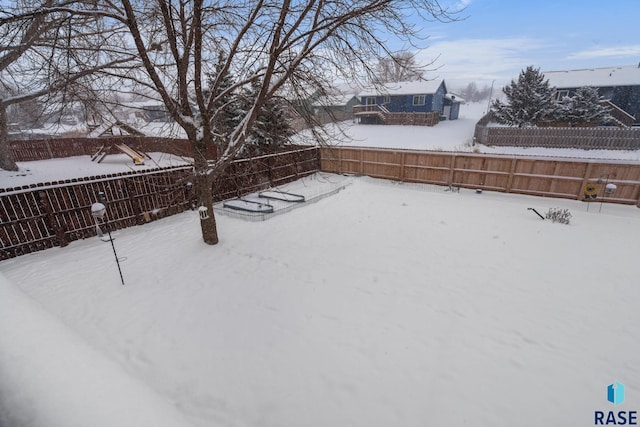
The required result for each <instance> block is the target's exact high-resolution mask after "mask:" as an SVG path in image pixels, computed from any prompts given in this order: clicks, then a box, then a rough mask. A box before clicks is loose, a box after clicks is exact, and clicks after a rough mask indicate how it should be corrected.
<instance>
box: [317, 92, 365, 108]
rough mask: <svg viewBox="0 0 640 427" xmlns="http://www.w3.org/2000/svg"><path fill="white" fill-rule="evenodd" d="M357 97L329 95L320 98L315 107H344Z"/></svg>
mask: <svg viewBox="0 0 640 427" xmlns="http://www.w3.org/2000/svg"><path fill="white" fill-rule="evenodd" d="M355 97H356V96H355V95H353V94H349V95H328V96H323V97H321V98H318V99H317V100H316V101H315V102H314V103H313V104H312V106H313V107H342V106H345V105H347V104H348V103H349V102H350V101H351V100H352V99H353V98H355ZM356 100H357V98H356Z"/></svg>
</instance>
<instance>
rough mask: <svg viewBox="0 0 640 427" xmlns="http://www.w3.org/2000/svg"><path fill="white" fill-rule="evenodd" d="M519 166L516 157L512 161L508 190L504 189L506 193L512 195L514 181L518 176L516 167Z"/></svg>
mask: <svg viewBox="0 0 640 427" xmlns="http://www.w3.org/2000/svg"><path fill="white" fill-rule="evenodd" d="M517 164H518V158H517V157H514V158H512V159H511V169H510V170H509V177H508V178H507V188H505V189H504V191H505V192H506V193H511V188H512V187H513V180H514V178H515V174H516V165H517Z"/></svg>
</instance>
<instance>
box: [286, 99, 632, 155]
mask: <svg viewBox="0 0 640 427" xmlns="http://www.w3.org/2000/svg"><path fill="white" fill-rule="evenodd" d="M486 111H487V103H486V102H475V103H468V104H464V105H462V106H461V107H460V118H459V119H458V120H446V121H442V122H440V123H438V124H437V125H436V126H432V127H430V126H387V125H362V124H358V123H355V122H353V121H346V122H341V124H340V129H341V130H339V129H338V128H337V127H336V125H326V126H327V129H328V133H329V134H330V135H331V136H332V139H333V140H334V141H335V143H336V144H337V145H338V146H341V147H371V148H396V149H409V150H432V151H447V152H448V151H456V152H467V153H468V152H478V153H487V154H508V155H519V156H538V157H539V156H546V157H572V158H584V159H609V160H626V161H633V162H637V161H640V150H635V151H626V150H580V149H572V148H535V147H529V148H527V147H490V146H486V145H482V144H476V145H473V135H474V132H475V126H476V123H478V120H480V119H481V118H482V116H483V115H484V113H485V112H486ZM294 141H295V142H298V143H303V144H304V143H307V144H308V143H311V142H312V138H311V136H310V133H309V132H308V131H306V132H305V131H302V132H300V133H299V134H298V135H297V136H296V137H295V138H294Z"/></svg>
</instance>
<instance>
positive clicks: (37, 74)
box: [0, 0, 136, 170]
mask: <svg viewBox="0 0 640 427" xmlns="http://www.w3.org/2000/svg"><path fill="white" fill-rule="evenodd" d="M92 8H93V7H92V6H91V5H90V4H88V3H86V2H84V1H77V0H41V1H39V2H37V3H34V2H30V1H16V2H13V3H12V4H11V5H4V4H3V5H2V6H0V40H1V44H0V46H2V47H0V89H1V90H0V93H1V94H2V95H1V96H0V168H2V169H6V170H17V169H18V167H17V165H16V163H15V161H14V159H13V155H12V152H11V150H10V148H9V143H8V139H9V138H8V126H7V109H8V108H9V107H11V106H16V105H19V104H23V103H28V102H31V101H34V100H36V99H40V100H43V101H44V102H48V103H49V104H50V105H51V104H53V103H55V104H57V105H60V106H64V105H65V104H68V103H71V102H72V101H74V100H83V99H84V100H85V101H86V102H95V99H96V94H95V91H94V88H95V87H96V84H95V82H96V80H97V79H99V77H98V76H99V75H100V74H101V73H106V74H105V75H106V76H109V75H110V74H111V72H110V71H109V70H110V69H113V68H114V67H116V68H117V67H119V66H121V65H122V64H124V63H128V62H131V61H132V60H134V59H135V58H136V57H135V56H133V55H131V54H129V55H123V54H122V53H121V52H120V51H118V55H111V53H112V52H111V51H110V47H109V46H120V45H121V43H118V42H117V40H116V39H117V37H118V33H117V31H114V30H116V27H113V26H112V25H110V24H109V23H108V22H106V21H105V20H103V19H102V17H101V16H95V15H93V14H92ZM103 77H104V76H103ZM108 81H109V79H107V80H105V81H104V82H103V84H102V86H103V89H104V84H109V83H108ZM112 83H114V82H113V81H112Z"/></svg>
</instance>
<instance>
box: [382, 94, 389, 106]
mask: <svg viewBox="0 0 640 427" xmlns="http://www.w3.org/2000/svg"><path fill="white" fill-rule="evenodd" d="M382 103H383V104H389V103H391V97H390V96H389V95H385V96H384V97H383V98H382Z"/></svg>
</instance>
